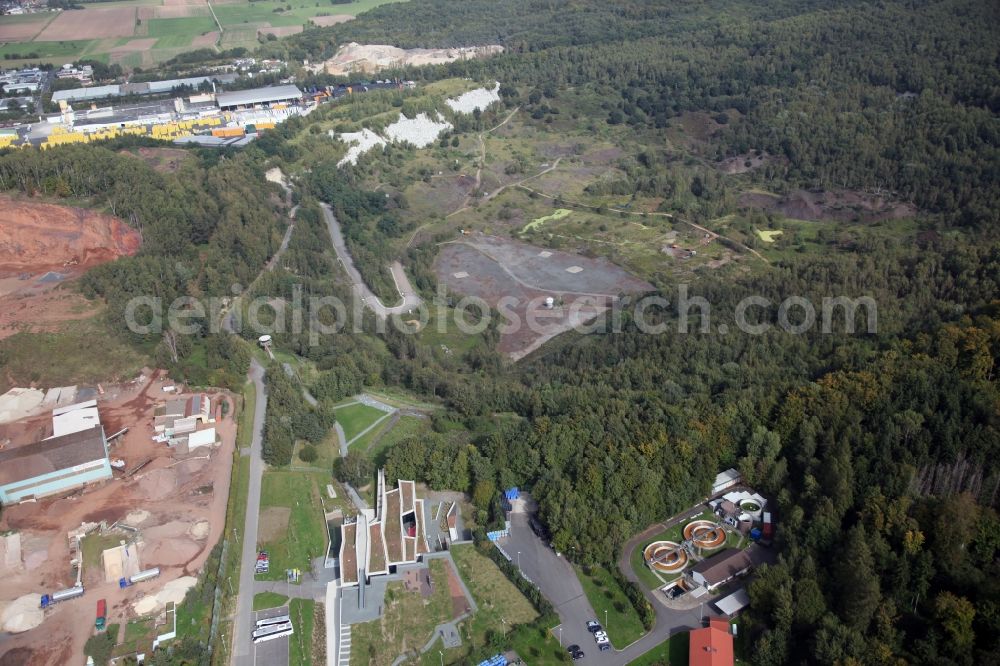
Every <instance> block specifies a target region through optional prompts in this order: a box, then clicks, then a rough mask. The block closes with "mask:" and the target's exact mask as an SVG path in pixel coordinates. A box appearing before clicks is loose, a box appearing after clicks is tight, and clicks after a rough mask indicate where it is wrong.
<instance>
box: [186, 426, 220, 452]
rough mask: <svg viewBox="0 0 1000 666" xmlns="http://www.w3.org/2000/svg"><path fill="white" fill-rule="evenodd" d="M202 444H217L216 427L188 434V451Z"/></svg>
mask: <svg viewBox="0 0 1000 666" xmlns="http://www.w3.org/2000/svg"><path fill="white" fill-rule="evenodd" d="M202 446H215V428H205V429H204V430H197V431H195V432H193V433H191V434H190V435H188V451H193V450H194V449H197V448H200V447H202Z"/></svg>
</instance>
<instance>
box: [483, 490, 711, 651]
mask: <svg viewBox="0 0 1000 666" xmlns="http://www.w3.org/2000/svg"><path fill="white" fill-rule="evenodd" d="M526 509H527V510H529V511H530V510H533V508H532V507H531V500H530V499H529V500H528V501H527V506H526ZM529 516H530V513H528V512H518V513H511V526H510V536H509V537H508V538H507V539H505V540H504V541H503V542H501V545H502V547H503V549H504V551H506V552H507V554H508V555H510V557H511V560H512V561H513V562H514V564H515V565H517V564H518V563H520V567H521V570H522V571H523V572H524V575H525V576H526V577H527V578H528V579H529V580H531V581H532V582H533V583H535V585H537V586H538V588H539V589H540V590H541V592H542V594H543V595H545V598H546V599H548V600H549V601H550V602H551V603H552V605H553V606H555V607H556V612H557V613H558V614H559V619H560V621H561V624H560V627H562V631H561V632H560V631H559V630H558V628H557V629H556V631H555V634H556V636H557V637H560V633H561V639H562V644H563V645H564V646H568V645H573V644H576V645H579V646H580V649H582V650H583V651H584V653H585V654H586V657H584V658H583V659H581V660H580V661H577V662H575V663H577V664H582V665H588V664H607V665H610V666H626V665H627V664H628V663H630V662H631V661H633V660H635V659H638V658H639V657H641V656H642V655H644V654H645V653H647V652H649V651H650V650H652V649H653V648H655V647H656V646H658V645H660V644H661V643H663V642H664V641H666V640H667V639H668V638H670V637H671V636H672V635H674V634H675V633H677V632H681V631H687V630H688V629H694V628H697V627H700V626H702V624H703V623H702V612H703V611H702V608H694V609H692V610H673V609H670V608H667V607H666V606H664V605H663V604H661V603H660V602H659V601H658V600H657V599H656V598H655V597H654V596H653V594H652V593H651V592H646V597H647V598H648V599H649V601H650V603H651V604H652V605H653V608H654V609H656V624H655V625H654V626H653V630H652V631H651V632H649V633H647V634H645V635H644V636H643V637H642V638H640V639H639V640H637V641H636V642H634V643H632V644H631V645H629V646H624V645H618V646H616V647H617V648H620V649H616V650H611V651H608V652H601V651H600V650H598V648H597V644H596V643H595V642H594V637H593V635H592V634H591V633H590V632H589V631H587V621H588V620H597V621H598V622H600V623H601V624H604V609H603V608H598V609H596V610H595V609H594V608H592V607H591V605H590V602H589V600H588V599H587V597H586V595H585V594H584V593H583V586H582V585H581V584H580V579H579V578H578V577H577V575H576V572H575V571H574V570H573V567H572V565H570V563H569V562H567V561H566V559H565V558H563V557H560V556H558V555H556V553H555V551H553V550H552V549H551V548H550V547H549V546H548V545H546V544H545V543H544V542H543V541H542V540H541V539H539V538H538V537H537V536H535V533H534V532H532V531H531V528H530V527H529V525H528V518H529ZM686 520H687V518H685V517H681V518H678V519H677V520H676V521H675V522H678V523H679V522H685V521H686ZM668 526H669V523H665V524H664V525H657V526H655V530H656V531H659V530H661V529H666V527H668ZM651 529H652V528H651ZM643 537H644V535H639V536H637V537H634V538H633V539H631V540H630V541H629V543H628V545H627V546H626V548H625V553H624V554H623V556H622V559H621V561H620V564H621V565H622V570H623V571H624V572H625V574H626V577H627V578H629V579H630V580H635V576H634V574H633V573H632V571H631V568H630V567H629V560H628V558H629V555H630V554H631V552H632V548H633V547H635V545H637V544H638V543H639V542H640V541H641V540H642V538H643ZM518 552H520V556H519V555H518ZM643 589H644V590H645V588H643ZM704 613H705V616H706V617H707V616H709V615H717V614H718V613H716V612H714V610H712V609H710V608H709V606H708V604H705V607H704Z"/></svg>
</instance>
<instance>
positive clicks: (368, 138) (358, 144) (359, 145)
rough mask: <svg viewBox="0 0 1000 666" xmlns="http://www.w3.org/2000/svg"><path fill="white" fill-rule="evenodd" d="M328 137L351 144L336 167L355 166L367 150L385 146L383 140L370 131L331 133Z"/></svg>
mask: <svg viewBox="0 0 1000 666" xmlns="http://www.w3.org/2000/svg"><path fill="white" fill-rule="evenodd" d="M330 136H332V137H334V138H337V139H340V140H341V141H343V142H344V143H346V144H353V145H351V147H350V148H349V149H348V151H347V154H346V155H344V157H343V159H341V160H340V161H339V162H337V166H344V165H345V164H357V163H358V158H359V157H361V156H362V155H364V154H365V153H367V152H368V151H369V150H371V149H372V148H374V147H375V146H384V145H385V139H383V138H382V137H380V136H379V135H378V134H376V133H375V132H373V131H371V130H370V129H363V130H361V131H360V132H345V133H343V134H337V133H336V132H333V131H331V132H330Z"/></svg>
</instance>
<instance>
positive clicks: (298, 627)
mask: <svg viewBox="0 0 1000 666" xmlns="http://www.w3.org/2000/svg"><path fill="white" fill-rule="evenodd" d="M288 614H289V615H291V616H292V622H293V624H294V626H295V633H294V634H293V635H292V637H291V638H289V639H288V663H289V666H311V665H312V664H313V663H314V660H313V651H312V646H313V626H314V625H315V623H316V602H315V601H313V600H312V599H292V602H291V603H290V604H289V606H288ZM324 641H325V638H324Z"/></svg>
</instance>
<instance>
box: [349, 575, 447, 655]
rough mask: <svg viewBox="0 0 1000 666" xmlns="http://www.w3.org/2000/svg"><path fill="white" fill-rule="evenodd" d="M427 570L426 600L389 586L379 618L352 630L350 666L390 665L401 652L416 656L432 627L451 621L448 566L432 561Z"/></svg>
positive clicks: (356, 626)
mask: <svg viewBox="0 0 1000 666" xmlns="http://www.w3.org/2000/svg"><path fill="white" fill-rule="evenodd" d="M428 566H429V568H430V575H431V584H432V586H433V588H434V589H433V591H432V592H431V595H430V597H428V598H427V599H424V598H423V597H421V596H420V593H419V592H417V591H413V592H408V591H406V589H405V588H404V587H403V583H401V582H394V583H389V585H388V587H387V588H386V591H385V610H384V612H383V614H382V617H380V618H379V619H377V620H373V621H371V622H365V623H363V624H355V625H354V626H353V627H352V629H351V664H352V666H368V665H369V664H391V663H392V662H393V660H394V659H395V658H396V657H398V656H399V655H401V654H403V653H404V652H407V651H413V652H419V651H420V649H421V648H422V647H423V646H424V645H425V644H426V643H427V641H429V640H430V639H431V633H432V632H433V631H434V627H436V626H437V625H438V624H440V623H442V622H447V621H448V620H450V619H451V595H450V593H449V591H448V574H447V570H446V569H445V567H446V566H448V565H447V564H446V563H445V562H444V561H443V560H441V559H434V560H431V561H430V563H429V565H428Z"/></svg>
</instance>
